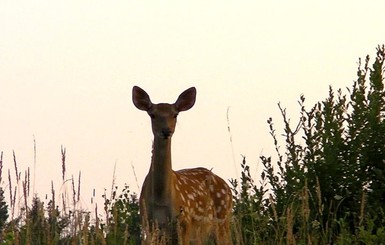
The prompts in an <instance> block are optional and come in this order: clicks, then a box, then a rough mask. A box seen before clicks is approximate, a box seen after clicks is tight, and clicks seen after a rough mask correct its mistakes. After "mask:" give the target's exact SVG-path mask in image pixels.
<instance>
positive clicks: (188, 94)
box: [175, 87, 197, 111]
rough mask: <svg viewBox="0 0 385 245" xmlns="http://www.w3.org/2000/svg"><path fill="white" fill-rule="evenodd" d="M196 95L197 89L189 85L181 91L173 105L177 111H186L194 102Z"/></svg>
mask: <svg viewBox="0 0 385 245" xmlns="http://www.w3.org/2000/svg"><path fill="white" fill-rule="evenodd" d="M196 95H197V90H196V89H195V88H194V87H191V88H189V89H187V90H186V91H184V92H183V93H181V94H180V95H179V97H178V99H177V100H176V102H175V107H176V109H177V110H178V111H187V110H188V109H190V108H191V107H193V105H194V104H195V98H196Z"/></svg>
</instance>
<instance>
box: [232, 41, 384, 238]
mask: <svg viewBox="0 0 385 245" xmlns="http://www.w3.org/2000/svg"><path fill="white" fill-rule="evenodd" d="M384 59H385V48H384V46H379V47H378V48H377V56H376V59H375V61H374V63H373V65H372V68H369V61H370V60H369V56H367V57H366V59H365V62H364V64H363V66H362V63H361V60H360V62H359V67H358V71H357V75H358V79H357V81H355V82H354V83H353V86H352V88H351V89H348V93H349V94H348V95H344V94H343V93H342V90H341V89H339V90H337V91H334V90H333V89H332V88H331V87H330V89H329V95H328V97H327V98H326V99H325V100H324V101H322V102H319V103H317V104H316V105H314V106H313V107H312V108H310V110H306V109H305V105H304V102H305V97H304V96H301V97H300V100H299V106H300V118H299V121H298V124H296V125H295V126H294V127H293V126H292V125H291V122H290V119H289V118H288V116H287V114H286V110H285V109H282V107H281V105H279V109H280V111H281V114H282V118H283V123H284V140H285V149H284V152H283V153H282V150H281V149H280V145H279V143H278V140H279V139H278V138H277V136H276V130H275V128H274V124H273V120H272V119H271V118H270V119H269V120H268V125H269V128H270V134H271V136H272V138H273V141H274V146H275V149H276V153H277V160H276V162H273V160H272V158H271V157H265V156H261V161H262V164H263V166H264V170H263V173H262V175H261V179H262V181H265V180H266V181H267V183H265V182H263V183H262V184H261V185H260V186H261V187H260V189H258V188H257V187H256V186H255V185H254V184H253V183H252V182H251V181H249V179H250V177H247V176H248V175H247V176H246V181H245V180H244V179H245V175H244V174H242V177H241V190H240V192H238V191H237V187H238V186H237V182H234V181H233V182H232V184H233V189H234V192H235V194H236V196H235V200H236V202H235V204H236V206H235V208H234V211H235V213H236V214H237V215H239V214H238V213H239V212H240V213H241V215H242V220H243V221H246V222H243V223H242V224H243V225H244V226H243V228H242V237H243V239H244V240H246V241H245V244H255V243H260V240H258V239H261V238H263V237H264V235H263V234H269V236H272V235H274V237H275V241H276V242H277V241H278V243H283V242H285V243H287V244H294V243H315V244H331V243H339V244H358V243H360V242H363V243H367V244H378V243H377V242H379V241H384V240H383V235H384V227H385V213H384V211H385V210H384V207H385V121H384V119H385V118H384V117H385V91H384V77H383V75H384V70H385V66H384ZM242 169H243V172H245V170H246V172H247V170H248V166H245V164H244V163H242ZM250 184H251V185H250ZM249 186H251V188H249ZM265 187H267V188H265ZM244 188H246V189H248V191H249V192H250V190H252V193H251V194H252V195H253V197H250V196H248V195H247V194H246V195H245V191H244ZM261 188H262V189H261ZM249 192H248V193H249ZM253 198H256V199H257V200H258V203H259V204H260V205H262V207H263V208H264V209H266V210H267V211H264V215H267V217H268V218H269V219H268V222H267V227H268V228H266V229H267V230H268V232H267V233H266V231H264V233H260V228H254V227H255V224H256V223H257V221H258V220H259V217H258V214H260V213H261V206H259V207H258V206H256V207H253V206H252V205H249V203H250V200H253ZM245 205H246V206H248V207H249V209H245V208H243V207H244V206H245ZM250 207H251V208H250ZM264 209H262V210H264ZM240 210H242V211H240ZM253 215H254V216H253ZM245 217H254V218H252V219H250V218H249V219H247V220H246V219H245ZM262 224H264V223H262ZM252 229H254V231H255V232H257V235H254V237H258V239H255V238H253V239H251V240H250V235H249V231H250V230H252ZM262 243H269V242H268V239H266V240H264V241H263V242H262Z"/></svg>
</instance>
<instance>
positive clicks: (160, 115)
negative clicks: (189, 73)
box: [132, 86, 196, 139]
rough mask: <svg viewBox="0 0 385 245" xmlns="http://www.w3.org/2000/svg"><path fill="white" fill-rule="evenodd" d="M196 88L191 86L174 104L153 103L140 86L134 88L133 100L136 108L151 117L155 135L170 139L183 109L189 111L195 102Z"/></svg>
mask: <svg viewBox="0 0 385 245" xmlns="http://www.w3.org/2000/svg"><path fill="white" fill-rule="evenodd" d="M195 98H196V89H195V88H194V87H191V88H189V89H187V90H186V91H184V92H183V93H181V94H180V95H179V97H178V99H177V100H176V102H175V103H173V104H168V103H160V104H153V103H152V102H151V99H150V96H149V95H148V94H147V93H146V91H144V90H143V89H141V88H139V87H138V86H134V87H133V88H132V101H133V102H134V105H135V106H136V108H138V109H139V110H142V111H146V112H147V113H148V115H149V116H150V117H151V125H152V132H153V134H154V137H158V138H163V139H169V138H171V136H172V134H173V133H174V131H175V125H176V119H177V116H178V114H179V112H181V111H187V110H189V109H190V108H191V107H193V105H194V104H195Z"/></svg>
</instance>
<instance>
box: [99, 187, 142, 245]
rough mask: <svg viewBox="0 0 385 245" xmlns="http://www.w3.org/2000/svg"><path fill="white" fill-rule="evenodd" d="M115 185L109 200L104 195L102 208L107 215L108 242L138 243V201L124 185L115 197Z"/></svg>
mask: <svg viewBox="0 0 385 245" xmlns="http://www.w3.org/2000/svg"><path fill="white" fill-rule="evenodd" d="M116 191H117V187H115V190H114V191H113V193H112V198H111V200H109V199H107V198H106V195H104V198H105V202H104V209H105V211H106V213H107V214H108V215H107V230H106V232H107V236H106V240H107V243H108V244H139V243H140V217H139V201H138V198H137V196H136V194H135V193H134V194H131V193H130V190H129V186H127V185H126V186H125V187H124V188H123V190H122V193H121V194H120V195H119V196H118V197H117V198H116V195H117V193H116Z"/></svg>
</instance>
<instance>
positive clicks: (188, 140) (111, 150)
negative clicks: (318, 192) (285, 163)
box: [0, 0, 385, 209]
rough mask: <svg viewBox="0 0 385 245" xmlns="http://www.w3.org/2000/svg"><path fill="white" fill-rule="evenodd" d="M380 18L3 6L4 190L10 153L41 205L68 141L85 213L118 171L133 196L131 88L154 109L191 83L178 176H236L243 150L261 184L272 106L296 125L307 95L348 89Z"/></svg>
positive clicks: (129, 4)
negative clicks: (206, 172) (192, 97)
mask: <svg viewBox="0 0 385 245" xmlns="http://www.w3.org/2000/svg"><path fill="white" fill-rule="evenodd" d="M384 9H385V1H383V0H381V1H380V0H379V1H329V0H327V1H299V0H296V1H223V0H222V1H207V0H205V1H201V0H195V1H129V0H125V1H97V0H93V1H84V0H76V1H52V0H49V1H48V0H34V1H14V0H9V1H8V0H0V115H1V120H0V151H3V154H4V167H3V176H2V177H3V183H1V186H3V187H4V188H8V187H7V186H8V180H7V179H8V176H7V171H8V169H11V171H12V176H13V175H14V172H13V171H14V167H13V160H12V151H13V150H15V152H16V156H17V161H18V170H19V171H21V172H24V171H25V170H26V169H27V167H28V166H29V167H31V171H32V173H34V172H35V175H34V176H32V178H34V181H33V182H34V183H35V185H34V188H33V189H34V191H35V192H36V193H38V196H39V197H41V198H44V197H45V194H49V195H50V186H51V180H53V181H54V187H55V190H56V192H57V193H60V191H63V189H65V187H63V186H62V185H61V184H62V183H61V155H60V147H61V145H63V146H64V147H66V149H67V178H70V177H71V175H74V176H75V177H76V178H77V176H78V173H79V171H81V172H82V180H81V181H82V183H81V191H82V193H81V194H82V198H83V203H82V205H83V207H85V208H89V209H92V205H90V202H89V198H90V196H91V194H92V190H93V189H95V190H96V196H97V197H98V198H100V197H101V195H102V194H103V192H104V188H107V189H108V190H109V189H110V187H111V183H112V175H113V169H114V165H115V164H116V184H117V185H118V186H119V187H120V190H121V188H122V187H123V185H124V183H128V184H129V185H130V186H131V190H132V191H134V192H139V190H138V187H137V186H138V185H139V187H140V186H141V184H142V181H143V178H144V176H145V175H146V173H147V171H148V168H149V166H150V158H151V145H152V133H151V129H150V120H149V118H148V116H147V114H146V113H144V112H142V111H139V110H137V109H136V108H135V107H134V106H133V104H132V101H131V90H132V86H133V85H138V86H140V87H142V88H143V89H145V90H146V91H147V92H148V93H149V95H150V96H151V99H152V101H153V102H155V103H158V102H170V103H171V102H174V101H175V100H176V98H177V97H178V95H179V94H180V93H181V92H182V91H184V90H185V89H187V88H189V87H191V86H195V87H196V88H197V91H198V95H197V101H196V104H195V106H194V107H193V108H192V109H191V110H189V111H187V112H183V113H181V114H180V115H179V118H178V124H177V129H176V132H175V134H174V137H173V152H172V155H173V168H174V169H181V168H188V167H196V166H202V167H206V168H209V169H211V168H212V169H213V171H214V172H215V173H217V174H218V175H220V176H222V177H223V178H224V179H229V178H236V177H237V176H238V173H239V171H240V170H239V163H240V162H241V159H242V158H241V155H245V156H246V157H247V160H248V163H249V164H250V165H252V166H253V175H254V176H255V177H256V178H257V177H258V176H259V174H258V173H257V170H256V169H259V171H260V167H261V166H260V165H258V163H259V156H260V154H261V153H263V154H267V155H271V154H272V152H273V149H274V148H273V144H272V140H271V137H270V136H269V132H268V125H267V123H266V120H267V119H268V118H269V117H273V119H274V120H275V124H276V126H277V130H278V132H277V133H278V134H280V133H282V123H281V121H282V120H281V117H280V114H279V110H278V107H277V103H278V102H281V103H282V105H283V106H284V107H287V108H288V112H289V114H290V117H291V118H292V120H293V121H294V122H293V123H295V122H296V120H297V118H298V111H299V108H298V106H297V100H298V98H299V96H300V95H301V94H302V93H303V94H305V96H306V98H307V105H308V107H311V106H312V105H313V103H315V102H317V101H319V100H322V99H324V98H325V97H327V91H328V86H329V85H332V86H333V87H334V88H335V89H337V88H345V87H350V86H351V85H352V82H353V80H354V79H356V70H357V61H358V58H359V57H362V58H364V57H365V56H366V55H367V54H370V55H371V57H373V58H374V57H375V51H376V50H375V49H376V47H377V45H378V44H383V43H385V15H384ZM228 108H230V111H229V118H230V126H231V131H232V136H233V143H232V144H231V143H230V140H229V134H228V132H227V119H226V112H227V109H228ZM34 138H35V139H36V144H37V159H36V168H35V169H34V157H33V139H34ZM281 143H282V147H283V143H284V142H283V141H281ZM233 151H234V153H233ZM132 166H133V167H134V168H135V171H136V175H137V178H138V181H136V180H135V178H134V174H133V170H132ZM34 170H35V171H34ZM7 193H8V191H7ZM99 206H100V207H101V206H102V203H101V201H99Z"/></svg>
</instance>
